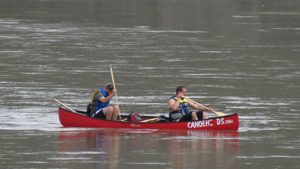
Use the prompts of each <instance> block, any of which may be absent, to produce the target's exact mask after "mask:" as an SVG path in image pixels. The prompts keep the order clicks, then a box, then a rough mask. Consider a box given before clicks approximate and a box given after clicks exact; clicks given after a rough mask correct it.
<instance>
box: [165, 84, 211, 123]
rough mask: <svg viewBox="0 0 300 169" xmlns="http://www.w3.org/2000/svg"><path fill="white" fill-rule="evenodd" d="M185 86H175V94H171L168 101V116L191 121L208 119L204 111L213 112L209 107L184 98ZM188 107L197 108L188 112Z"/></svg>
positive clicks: (176, 119) (175, 119)
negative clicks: (195, 110)
mask: <svg viewBox="0 0 300 169" xmlns="http://www.w3.org/2000/svg"><path fill="white" fill-rule="evenodd" d="M185 95H186V88H185V87H184V86H178V87H177V88H176V95H175V96H172V97H171V98H170V99H169V101H168V109H169V116H170V118H171V119H172V120H174V121H179V122H180V121H193V120H202V119H208V116H207V114H206V112H205V111H207V112H213V109H211V108H208V109H206V108H204V107H202V106H201V105H196V104H195V103H193V102H191V101H189V100H187V99H185V98H184V97H185ZM188 107H191V108H194V109H197V110H199V111H198V112H189V109H188Z"/></svg>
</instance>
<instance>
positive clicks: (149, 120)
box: [142, 117, 158, 123]
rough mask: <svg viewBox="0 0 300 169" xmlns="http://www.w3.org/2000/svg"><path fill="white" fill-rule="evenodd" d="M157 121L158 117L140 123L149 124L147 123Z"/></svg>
mask: <svg viewBox="0 0 300 169" xmlns="http://www.w3.org/2000/svg"><path fill="white" fill-rule="evenodd" d="M157 119H158V117H156V118H153V119H148V120H143V121H142V123H145V122H149V121H154V120H157Z"/></svg>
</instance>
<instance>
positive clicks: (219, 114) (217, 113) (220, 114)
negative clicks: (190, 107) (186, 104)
mask: <svg viewBox="0 0 300 169" xmlns="http://www.w3.org/2000/svg"><path fill="white" fill-rule="evenodd" d="M184 98H186V99H187V100H189V101H191V102H193V103H195V104H197V105H200V106H201V107H204V108H205V109H208V108H207V107H205V106H203V105H202V104H200V103H197V102H195V101H194V100H192V99H189V98H187V97H184ZM213 113H215V114H216V115H217V116H227V114H224V113H222V112H216V111H213Z"/></svg>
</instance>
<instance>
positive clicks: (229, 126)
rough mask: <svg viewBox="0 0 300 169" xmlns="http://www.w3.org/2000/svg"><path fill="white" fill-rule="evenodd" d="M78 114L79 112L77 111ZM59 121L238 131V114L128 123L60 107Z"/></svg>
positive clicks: (72, 124)
mask: <svg viewBox="0 0 300 169" xmlns="http://www.w3.org/2000/svg"><path fill="white" fill-rule="evenodd" d="M78 112H79V111H78ZM58 113H59V120H60V122H61V124H62V125H63V126H64V127H84V128H126V129H170V130H234V131H236V130H238V128H239V117H238V114H232V115H228V116H223V117H214V118H210V119H207V120H199V121H191V122H165V123H157V122H156V121H153V122H147V123H142V122H128V121H109V120H104V119H95V118H90V117H87V116H85V115H84V114H81V113H73V112H71V111H69V110H67V109H64V108H62V107H60V108H59V110H58Z"/></svg>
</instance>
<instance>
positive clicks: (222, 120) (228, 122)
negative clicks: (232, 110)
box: [217, 118, 233, 125]
mask: <svg viewBox="0 0 300 169" xmlns="http://www.w3.org/2000/svg"><path fill="white" fill-rule="evenodd" d="M231 123H233V120H232V119H229V120H225V121H224V118H220V119H217V125H223V124H231Z"/></svg>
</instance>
